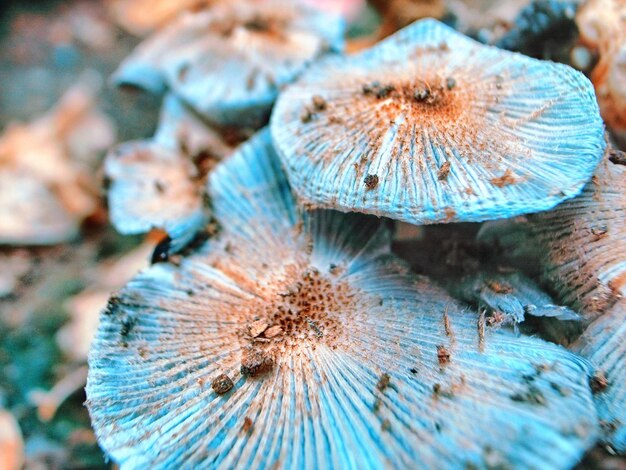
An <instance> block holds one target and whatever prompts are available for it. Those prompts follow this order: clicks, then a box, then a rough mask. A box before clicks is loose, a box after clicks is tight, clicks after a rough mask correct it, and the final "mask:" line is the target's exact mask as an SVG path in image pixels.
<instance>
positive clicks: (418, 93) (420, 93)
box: [413, 88, 430, 102]
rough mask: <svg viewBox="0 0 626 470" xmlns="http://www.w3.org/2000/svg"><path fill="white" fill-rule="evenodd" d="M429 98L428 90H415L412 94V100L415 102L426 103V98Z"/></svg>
mask: <svg viewBox="0 0 626 470" xmlns="http://www.w3.org/2000/svg"><path fill="white" fill-rule="evenodd" d="M429 97H430V90H429V89H428V88H417V89H416V90H415V91H414V92H413V98H415V100H416V101H420V102H422V101H426V100H428V98H429Z"/></svg>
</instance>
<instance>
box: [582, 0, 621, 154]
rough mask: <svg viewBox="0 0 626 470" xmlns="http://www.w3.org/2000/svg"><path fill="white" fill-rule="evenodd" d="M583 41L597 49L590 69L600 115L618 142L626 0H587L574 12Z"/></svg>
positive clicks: (619, 137)
mask: <svg viewBox="0 0 626 470" xmlns="http://www.w3.org/2000/svg"><path fill="white" fill-rule="evenodd" d="M576 23H577V25H578V29H579V30H580V38H581V40H582V42H583V44H584V45H585V46H587V47H589V48H591V49H593V50H597V52H598V53H599V55H600V61H599V62H598V64H597V65H596V67H595V68H594V69H593V72H592V73H591V81H593V84H594V85H595V87H596V93H597V95H598V103H599V104H600V111H601V112H602V117H603V118H604V120H605V121H606V123H607V125H608V127H609V128H610V129H611V130H612V131H614V132H615V134H616V137H617V138H618V139H619V140H620V143H621V144H625V143H626V2H624V1H623V0H590V1H588V2H587V3H586V4H585V5H584V6H583V7H582V8H581V9H580V10H579V12H578V14H577V15H576Z"/></svg>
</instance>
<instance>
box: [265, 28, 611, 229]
mask: <svg viewBox="0 0 626 470" xmlns="http://www.w3.org/2000/svg"><path fill="white" fill-rule="evenodd" d="M316 97H317V98H316ZM315 100H317V101H318V102H319V100H323V101H324V102H325V103H326V105H325V107H324V108H323V109H320V108H319V107H317V106H316V104H315ZM271 129H272V137H273V140H274V143H275V145H276V148H277V151H278V153H279V155H280V157H281V160H282V162H283V164H284V165H285V167H286V171H287V174H288V177H289V181H290V183H291V186H292V188H293V189H294V191H295V192H296V194H297V196H298V198H299V199H300V201H301V202H302V203H304V204H305V205H307V206H308V207H317V208H331V209H338V210H341V211H358V212H364V213H368V214H375V215H380V216H386V217H390V218H393V219H396V220H401V221H405V222H410V223H414V224H427V223H435V222H452V221H457V222H458V221H483V220H489V219H498V218H505V217H511V216H514V215H519V214H523V213H528V212H537V211H541V210H547V209H550V208H552V207H553V206H555V205H556V204H557V203H559V202H561V201H563V200H565V199H568V198H571V197H573V196H575V195H577V194H578V193H579V192H580V191H581V189H582V187H583V186H584V184H585V183H586V182H587V181H588V179H589V178H590V177H591V175H592V173H593V170H594V169H595V167H596V166H597V164H598V162H599V161H600V159H601V157H602V154H603V152H604V148H605V141H604V127H603V124H602V120H601V118H600V116H599V113H598V108H597V103H596V100H595V95H594V93H593V89H592V86H591V84H590V83H589V82H588V80H587V79H586V78H585V77H584V76H583V75H582V74H581V73H580V72H577V71H575V70H573V69H571V68H570V67H568V66H564V65H561V64H554V63H550V62H542V61H538V60H535V59H531V58H528V57H525V56H522V55H519V54H515V53H511V52H507V51H502V50H499V49H496V48H493V47H489V46H483V45H480V44H478V43H476V42H475V41H473V40H471V39H469V38H467V37H465V36H463V35H461V34H459V33H457V32H455V31H454V30H452V29H450V28H449V27H447V26H445V25H443V24H441V23H439V22H437V21H435V20H422V21H418V22H416V23H414V24H413V25H411V26H409V27H407V28H405V29H403V30H401V31H400V32H398V33H396V34H395V35H394V36H391V37H390V38H388V39H387V40H385V41H383V42H381V43H379V44H378V45H376V46H374V47H373V48H371V49H370V50H367V51H365V52H362V53H360V54H356V55H353V56H348V57H331V58H328V59H327V60H324V61H322V63H320V64H317V65H316V66H314V67H312V68H310V69H309V70H308V71H307V72H305V73H304V74H303V76H302V77H301V78H300V79H299V80H298V81H297V82H296V83H294V84H293V85H292V86H290V87H289V88H287V89H286V91H285V92H283V93H282V94H281V95H280V97H279V99H278V101H277V103H276V106H275V108H274V112H273V114H272V119H271Z"/></svg>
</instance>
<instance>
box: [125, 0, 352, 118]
mask: <svg viewBox="0 0 626 470" xmlns="http://www.w3.org/2000/svg"><path fill="white" fill-rule="evenodd" d="M342 47H343V21H342V19H341V17H340V16H338V15H331V14H328V13H323V12H320V11H318V10H316V9H312V8H310V7H308V6H305V5H302V4H300V3H297V2H295V3H294V2H292V1H287V0H256V1H243V0H235V1H229V2H222V3H220V4H218V5H215V6H214V7H212V8H211V9H210V10H207V11H201V12H199V13H193V14H192V13H187V14H183V15H181V16H180V17H179V18H178V19H177V20H176V21H174V22H173V23H171V24H170V25H168V26H167V27H166V28H164V29H163V30H162V31H159V32H157V33H156V34H154V35H153V36H151V37H150V38H148V39H147V40H146V41H144V42H143V43H142V44H140V45H139V47H138V48H137V49H136V50H135V51H134V52H133V53H132V54H131V55H130V56H129V57H128V58H127V59H126V60H125V61H124V62H123V63H122V65H121V66H120V68H119V69H118V71H117V72H116V74H115V77H114V79H115V81H116V83H118V84H131V85H135V86H139V87H141V88H145V89H147V90H149V91H152V92H155V93H160V92H162V91H163V90H165V89H166V88H170V89H171V90H172V91H173V92H174V93H175V94H176V95H178V96H179V97H181V98H182V99H183V100H185V101H186V102H187V103H189V104H190V105H192V106H193V107H194V109H196V110H198V111H199V112H200V113H201V114H203V115H204V116H206V117H207V118H208V119H210V120H212V121H214V122H216V123H218V124H223V125H252V126H256V127H260V126H261V125H262V124H263V122H264V120H265V119H266V118H267V116H268V115H269V111H270V108H271V106H272V104H273V103H274V101H275V99H276V96H277V95H278V92H279V90H280V89H281V87H283V86H284V85H285V84H287V83H289V82H291V81H293V80H294V79H295V78H296V77H297V76H298V75H299V74H300V73H301V72H302V70H303V69H304V68H305V67H306V66H307V65H308V63H309V62H311V61H313V60H315V59H316V58H317V57H318V56H319V55H321V54H323V53H325V52H328V51H330V50H339V49H341V48H342Z"/></svg>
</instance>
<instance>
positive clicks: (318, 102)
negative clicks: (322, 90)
mask: <svg viewBox="0 0 626 470" xmlns="http://www.w3.org/2000/svg"><path fill="white" fill-rule="evenodd" d="M311 102H312V103H313V107H314V108H315V110H316V111H324V110H325V109H326V107H327V106H328V105H327V104H326V100H325V99H324V98H322V97H321V96H320V95H315V96H314V97H313V98H312V99H311Z"/></svg>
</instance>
